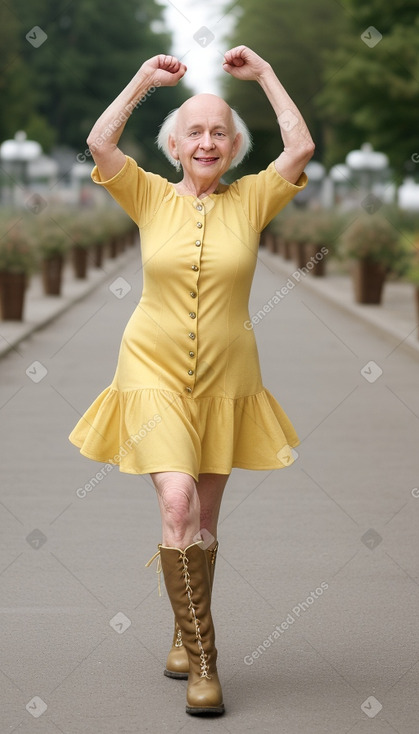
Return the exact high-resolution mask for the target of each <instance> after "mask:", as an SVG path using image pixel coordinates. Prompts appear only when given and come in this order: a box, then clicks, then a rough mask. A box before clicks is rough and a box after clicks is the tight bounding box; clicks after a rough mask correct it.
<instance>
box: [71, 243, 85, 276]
mask: <svg viewBox="0 0 419 734" xmlns="http://www.w3.org/2000/svg"><path fill="white" fill-rule="evenodd" d="M72 254H73V268H74V275H75V276H76V278H79V279H80V280H82V279H84V278H86V277H87V254H88V251H87V250H86V249H85V248H84V247H78V246H77V245H76V246H75V247H73V252H72Z"/></svg>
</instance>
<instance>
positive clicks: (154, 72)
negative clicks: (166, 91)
mask: <svg viewBox="0 0 419 734" xmlns="http://www.w3.org/2000/svg"><path fill="white" fill-rule="evenodd" d="M141 71H142V72H143V73H144V74H146V75H147V77H148V76H149V77H150V83H151V84H154V85H155V86H156V87H175V86H176V84H177V83H178V82H179V81H180V80H181V79H182V77H183V76H184V74H185V73H186V66H185V64H182V63H181V62H180V61H179V60H178V59H177V58H176V57H175V56H167V55H166V54H159V55H158V56H153V57H152V58H151V59H148V60H147V61H145V62H144V64H142V66H141Z"/></svg>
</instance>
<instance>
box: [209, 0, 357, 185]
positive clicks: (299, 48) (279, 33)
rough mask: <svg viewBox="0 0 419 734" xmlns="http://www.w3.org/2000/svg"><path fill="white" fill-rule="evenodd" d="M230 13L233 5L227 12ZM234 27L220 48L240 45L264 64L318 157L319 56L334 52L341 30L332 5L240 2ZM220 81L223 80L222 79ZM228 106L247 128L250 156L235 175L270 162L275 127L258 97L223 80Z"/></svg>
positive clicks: (300, 0)
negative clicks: (298, 116)
mask: <svg viewBox="0 0 419 734" xmlns="http://www.w3.org/2000/svg"><path fill="white" fill-rule="evenodd" d="M229 7H230V8H231V12H235V9H234V8H235V3H234V2H232V3H230V5H229V6H227V9H228V8H229ZM236 12H237V15H238V18H237V22H236V25H235V28H234V31H233V33H232V35H231V36H230V37H229V39H228V41H227V45H226V48H229V47H232V46H236V45H240V44H245V45H247V46H249V47H250V48H252V49H253V50H254V51H256V53H258V54H260V56H262V57H263V58H264V59H266V60H267V61H269V63H270V64H271V65H272V66H273V68H274V70H275V72H276V74H277V76H278V77H279V79H280V80H281V82H282V84H283V85H284V87H285V89H286V90H287V92H288V93H289V95H290V96H291V97H292V99H293V100H294V101H295V103H296V104H297V106H298V107H299V109H300V110H301V112H302V114H303V115H304V119H305V120H306V122H307V125H308V127H309V129H310V132H311V134H312V136H313V139H314V141H315V143H316V154H315V157H316V158H321V157H322V155H323V150H324V144H325V125H324V122H323V120H322V118H321V117H320V115H319V111H318V109H317V106H316V104H315V97H316V95H317V94H318V92H319V90H320V89H321V86H322V83H323V82H322V78H323V66H324V65H323V54H324V52H325V50H327V49H336V45H337V43H338V37H339V35H340V31H341V30H342V28H345V27H346V25H347V21H346V17H345V14H344V13H343V11H342V9H341V7H340V6H339V4H338V3H335V2H331V1H330V0H293V2H290V0H276V1H275V2H272V1H271V0H242V2H241V3H240V9H239V10H238V11H237V9H236ZM225 76H226V75H225ZM223 86H224V92H225V95H226V97H227V99H228V102H229V103H230V104H231V105H232V106H233V107H235V108H236V109H237V111H238V112H239V114H241V115H242V116H243V118H244V120H245V121H246V123H247V124H248V125H249V127H250V129H251V132H252V135H253V138H254V151H253V154H252V156H251V158H250V159H249V162H248V163H247V162H245V163H243V166H242V167H241V170H244V171H251V170H253V171H254V170H255V168H257V167H259V168H260V167H262V166H264V165H266V164H267V163H268V162H269V161H271V160H273V159H274V158H276V157H277V156H278V155H279V153H280V152H281V149H282V142H281V138H280V133H279V130H278V125H277V122H276V119H275V115H274V113H273V111H272V108H271V106H270V104H269V102H267V100H266V97H265V95H264V93H263V92H262V90H261V88H260V87H259V85H258V84H257V83H255V82H239V81H237V80H235V79H232V78H229V77H226V78H225V80H223Z"/></svg>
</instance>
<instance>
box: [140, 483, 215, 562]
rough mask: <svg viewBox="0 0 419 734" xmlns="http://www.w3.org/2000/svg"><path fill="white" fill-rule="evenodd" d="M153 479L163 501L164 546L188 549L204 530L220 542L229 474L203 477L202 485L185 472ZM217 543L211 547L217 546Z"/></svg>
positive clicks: (160, 501) (161, 507)
mask: <svg viewBox="0 0 419 734" xmlns="http://www.w3.org/2000/svg"><path fill="white" fill-rule="evenodd" d="M150 476H151V478H152V480H153V483H154V486H155V488H156V492H157V498H158V501H159V507H160V514H161V519H162V536H163V539H162V543H163V545H165V546H169V547H172V548H182V549H183V548H186V547H187V546H188V545H191V543H193V542H194V541H196V539H197V537H199V532H200V530H202V529H204V530H206V531H208V533H210V534H211V535H212V536H213V537H214V539H215V540H216V538H217V522H218V515H219V512H220V506H221V500H222V496H223V492H224V487H225V485H226V483H227V479H228V477H229V475H228V474H200V475H199V482H198V484H196V483H195V480H194V479H193V477H191V476H190V474H184V473H182V472H153V473H152V474H150ZM204 540H205V539H204ZM215 540H214V541H212V542H211V544H210V545H209V546H208V547H212V546H213V545H215Z"/></svg>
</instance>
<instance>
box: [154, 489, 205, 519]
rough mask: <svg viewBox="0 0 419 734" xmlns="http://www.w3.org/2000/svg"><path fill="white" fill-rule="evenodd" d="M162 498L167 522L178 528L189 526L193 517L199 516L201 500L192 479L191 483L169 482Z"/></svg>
mask: <svg viewBox="0 0 419 734" xmlns="http://www.w3.org/2000/svg"><path fill="white" fill-rule="evenodd" d="M160 497H161V504H162V509H163V512H164V515H165V517H166V520H168V521H169V522H170V523H171V524H173V525H175V526H177V527H179V526H183V525H185V524H188V523H189V522H190V520H191V517H192V516H194V515H196V514H198V515H199V498H198V493H197V491H196V487H195V483H194V481H193V479H192V478H191V481H190V482H184V481H183V482H176V481H171V482H167V483H166V484H165V486H164V487H163V488H162V490H161V492H160Z"/></svg>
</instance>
